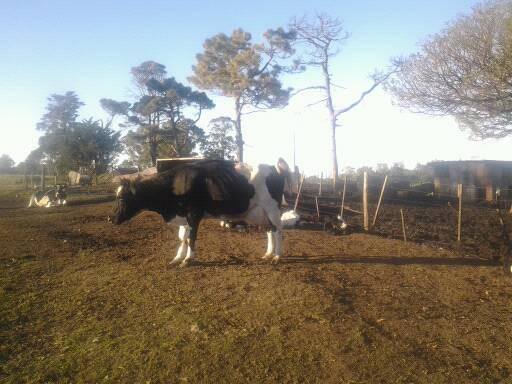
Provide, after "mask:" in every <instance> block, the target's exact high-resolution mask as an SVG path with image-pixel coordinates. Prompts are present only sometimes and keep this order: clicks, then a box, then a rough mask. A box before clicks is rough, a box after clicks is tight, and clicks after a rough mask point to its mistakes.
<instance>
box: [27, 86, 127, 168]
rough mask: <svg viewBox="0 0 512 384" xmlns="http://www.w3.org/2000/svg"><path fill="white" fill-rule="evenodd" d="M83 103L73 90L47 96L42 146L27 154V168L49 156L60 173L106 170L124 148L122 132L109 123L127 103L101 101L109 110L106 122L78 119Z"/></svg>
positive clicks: (41, 125) (49, 159)
mask: <svg viewBox="0 0 512 384" xmlns="http://www.w3.org/2000/svg"><path fill="white" fill-rule="evenodd" d="M82 105H84V104H83V103H82V102H81V101H80V99H79V98H78V96H77V95H76V94H75V93H74V92H66V93H65V94H64V95H56V94H54V95H51V96H50V97H49V98H48V106H47V108H46V110H47V112H46V113H45V115H44V116H43V117H42V119H41V122H40V123H39V124H38V129H40V130H42V131H43V132H44V134H43V136H41V137H40V138H39V146H40V147H39V149H38V150H36V151H32V153H31V154H30V155H29V157H27V160H26V161H25V163H26V164H27V167H30V168H34V167H36V166H37V165H36V163H39V162H40V161H41V160H42V159H43V158H45V157H46V159H47V160H48V161H49V163H50V166H52V167H53V168H54V169H56V170H57V171H60V172H65V171H67V170H70V169H75V170H77V169H79V167H93V168H94V169H95V171H96V172H97V173H101V172H105V171H106V170H107V168H108V166H109V165H111V164H112V162H113V161H114V160H115V158H116V156H117V154H118V153H120V152H121V150H122V146H121V143H120V140H119V136H120V133H119V132H115V131H114V130H112V129H111V128H110V125H111V123H112V120H113V118H114V117H115V116H116V115H117V114H120V113H122V110H123V108H126V107H127V106H126V104H122V103H118V104H116V102H113V101H112V100H110V101H109V100H107V101H104V100H102V102H101V105H102V106H103V107H104V108H105V109H106V110H107V111H110V113H109V115H110V119H109V121H108V122H107V123H106V124H103V122H100V121H98V120H94V119H93V118H89V119H87V120H83V121H81V122H79V121H77V120H76V119H77V117H78V111H79V108H80V107H81V106H82Z"/></svg>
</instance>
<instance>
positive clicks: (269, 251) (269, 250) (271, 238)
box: [262, 231, 274, 259]
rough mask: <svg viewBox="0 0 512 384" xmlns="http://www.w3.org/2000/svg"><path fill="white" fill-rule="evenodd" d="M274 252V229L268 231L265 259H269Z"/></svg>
mask: <svg viewBox="0 0 512 384" xmlns="http://www.w3.org/2000/svg"><path fill="white" fill-rule="evenodd" d="M272 253H274V234H273V233H272V231H267V252H265V255H263V257H262V258H263V259H268V258H269V257H270V256H272Z"/></svg>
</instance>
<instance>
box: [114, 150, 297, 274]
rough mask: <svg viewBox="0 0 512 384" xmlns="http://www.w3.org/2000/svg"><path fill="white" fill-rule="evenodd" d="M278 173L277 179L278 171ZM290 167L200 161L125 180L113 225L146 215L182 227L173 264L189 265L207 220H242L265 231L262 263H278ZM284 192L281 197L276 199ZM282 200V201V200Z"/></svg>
mask: <svg viewBox="0 0 512 384" xmlns="http://www.w3.org/2000/svg"><path fill="white" fill-rule="evenodd" d="M276 169H277V174H278V175H280V177H277V176H276V172H275V170H276ZM287 177H289V169H288V166H287V164H286V162H285V161H284V160H282V159H280V162H279V163H278V165H277V167H276V168H274V167H273V166H270V165H259V166H258V167H256V168H254V169H253V168H251V167H249V166H246V165H238V166H237V167H236V169H235V165H234V164H233V163H232V162H230V161H224V160H200V161H197V162H194V163H188V164H183V165H179V166H176V167H174V168H172V169H170V170H168V171H165V172H162V173H159V174H156V175H153V176H150V177H148V178H143V179H138V180H131V181H128V180H123V181H122V182H121V185H120V186H119V188H118V190H117V197H116V202H115V207H114V215H113V217H112V221H113V223H114V224H121V223H123V222H125V221H127V220H129V219H131V218H132V217H134V216H135V215H136V214H138V213H139V212H141V211H143V210H150V211H154V212H157V213H159V214H160V215H162V217H163V218H164V220H165V221H166V222H168V223H175V224H178V225H180V229H179V238H180V240H181V244H180V246H179V248H178V252H177V254H176V257H175V258H174V259H173V260H172V261H171V264H177V263H180V262H181V265H182V266H184V265H186V264H187V263H188V262H189V261H190V260H191V259H192V258H193V257H194V250H195V241H196V238H197V231H198V228H199V224H200V222H201V220H202V219H203V217H214V218H218V219H220V220H226V219H228V220H234V221H238V220H243V221H244V222H246V223H248V224H252V225H259V226H261V227H264V228H267V240H268V244H267V252H266V253H265V255H264V256H263V258H265V259H267V258H270V257H272V255H273V256H274V257H273V258H272V261H273V262H278V261H279V258H280V257H281V253H282V225H281V212H280V209H279V203H280V202H281V199H282V193H283V188H284V181H283V180H281V179H284V178H287ZM278 190H280V191H281V192H280V195H279V193H278ZM278 195H279V196H278Z"/></svg>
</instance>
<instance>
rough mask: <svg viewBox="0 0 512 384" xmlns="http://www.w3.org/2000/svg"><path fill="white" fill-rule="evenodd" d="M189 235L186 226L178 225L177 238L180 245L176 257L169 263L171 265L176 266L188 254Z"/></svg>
mask: <svg viewBox="0 0 512 384" xmlns="http://www.w3.org/2000/svg"><path fill="white" fill-rule="evenodd" d="M189 234H190V227H189V226H188V225H180V229H179V230H178V237H179V238H180V241H181V244H180V246H179V248H178V252H176V257H175V258H174V259H173V260H172V261H171V262H170V264H171V265H173V264H177V263H179V262H180V261H182V260H183V258H184V257H185V256H186V255H187V253H188V244H187V240H188V236H189Z"/></svg>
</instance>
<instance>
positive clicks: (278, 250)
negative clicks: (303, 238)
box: [272, 228, 283, 263]
mask: <svg viewBox="0 0 512 384" xmlns="http://www.w3.org/2000/svg"><path fill="white" fill-rule="evenodd" d="M273 234H274V239H275V241H276V247H275V251H274V253H275V256H274V258H273V259H272V262H273V263H277V262H278V261H279V259H280V258H281V254H282V251H283V249H282V248H283V231H282V230H281V229H277V228H276V230H275V231H273Z"/></svg>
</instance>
